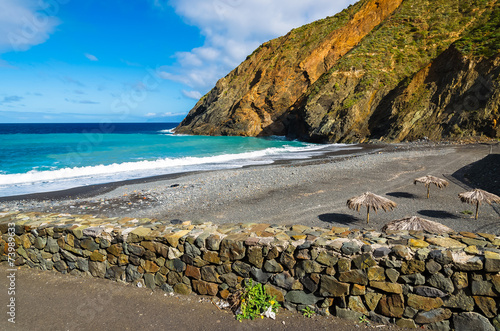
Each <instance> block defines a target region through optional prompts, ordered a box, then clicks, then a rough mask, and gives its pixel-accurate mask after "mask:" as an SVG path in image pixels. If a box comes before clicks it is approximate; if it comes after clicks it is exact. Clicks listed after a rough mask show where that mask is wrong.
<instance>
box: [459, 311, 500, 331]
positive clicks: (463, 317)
mask: <svg viewBox="0 0 500 331" xmlns="http://www.w3.org/2000/svg"><path fill="white" fill-rule="evenodd" d="M453 326H454V328H455V331H471V330H478V331H479V330H481V331H495V327H494V326H493V325H492V324H491V323H490V321H489V320H488V319H487V318H486V317H484V316H482V315H480V314H478V313H474V312H466V313H458V314H457V313H454V314H453Z"/></svg>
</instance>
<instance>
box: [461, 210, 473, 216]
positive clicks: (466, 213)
mask: <svg viewBox="0 0 500 331" xmlns="http://www.w3.org/2000/svg"><path fill="white" fill-rule="evenodd" d="M460 214H464V215H472V214H473V213H472V212H471V211H470V210H464V211H461V212H460Z"/></svg>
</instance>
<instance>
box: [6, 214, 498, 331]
mask: <svg viewBox="0 0 500 331" xmlns="http://www.w3.org/2000/svg"><path fill="white" fill-rule="evenodd" d="M0 231H1V234H2V239H1V240H0V249H1V250H2V252H4V255H2V258H1V260H2V261H3V262H2V263H5V264H9V263H12V265H16V266H20V265H27V266H29V267H32V268H39V269H42V270H51V269H55V270H57V271H59V272H61V273H69V274H71V275H75V276H93V277H100V278H108V279H111V280H117V281H123V282H128V283H133V284H135V285H137V286H145V287H148V288H151V289H156V288H159V289H161V290H164V291H167V292H170V291H174V292H177V293H181V294H190V293H192V292H195V293H198V294H202V295H211V296H218V297H221V298H227V297H228V295H229V294H230V293H231V292H233V291H236V290H238V289H241V288H242V287H243V286H244V280H245V279H247V278H252V279H254V280H256V281H258V282H261V283H263V284H265V287H266V289H267V290H268V291H269V292H270V293H271V294H273V295H276V297H277V299H278V300H279V301H280V302H281V303H282V305H284V306H285V307H286V308H288V309H298V310H301V309H302V308H304V307H305V306H310V307H312V308H313V309H315V310H316V311H317V312H318V313H321V314H324V315H327V314H333V315H337V316H339V317H342V318H351V319H357V320H359V317H362V316H363V315H365V316H367V317H369V318H370V319H371V320H373V321H375V322H377V323H396V324H398V325H400V326H403V327H410V328H414V327H421V326H424V327H425V328H428V329H432V330H450V329H455V330H477V331H479V330H497V331H498V330H500V315H499V314H500V312H499V310H498V309H499V307H500V303H499V301H500V237H498V236H495V235H490V234H485V233H467V232H461V233H454V234H450V235H439V236H438V235H432V234H428V233H422V232H412V231H410V232H398V233H388V234H382V233H380V232H376V231H368V230H366V231H359V230H350V229H348V228H332V229H324V228H317V227H312V228H311V227H307V226H303V225H294V226H276V225H269V224H255V223H253V224H248V223H247V224H224V225H218V226H217V225H213V224H212V223H202V224H191V223H189V222H184V223H180V224H163V223H161V222H158V221H155V220H151V219H131V218H120V219H118V218H111V219H99V218H96V217H94V216H88V215H87V216H82V215H67V214H42V213H18V212H9V213H0ZM9 252H10V253H13V254H11V255H8V253H9ZM9 257H10V258H9Z"/></svg>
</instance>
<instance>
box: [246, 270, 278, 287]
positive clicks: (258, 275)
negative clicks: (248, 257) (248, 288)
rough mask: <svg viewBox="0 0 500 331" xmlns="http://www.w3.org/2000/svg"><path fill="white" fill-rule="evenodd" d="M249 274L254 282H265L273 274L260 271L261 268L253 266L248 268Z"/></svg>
mask: <svg viewBox="0 0 500 331" xmlns="http://www.w3.org/2000/svg"><path fill="white" fill-rule="evenodd" d="M250 275H251V276H252V278H253V280H255V281H256V282H259V283H262V284H265V283H267V281H268V280H269V278H270V277H271V276H272V275H273V274H271V273H268V272H264V271H262V269H259V268H255V267H253V268H252V270H250Z"/></svg>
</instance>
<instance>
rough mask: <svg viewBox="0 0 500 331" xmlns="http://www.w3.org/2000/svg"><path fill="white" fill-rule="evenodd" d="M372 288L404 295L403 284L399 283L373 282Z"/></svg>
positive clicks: (371, 283)
mask: <svg viewBox="0 0 500 331" xmlns="http://www.w3.org/2000/svg"><path fill="white" fill-rule="evenodd" d="M370 287H373V288H376V289H379V290H382V291H384V292H387V293H395V294H401V293H403V288H402V287H401V284H397V283H389V282H379V281H371V282H370Z"/></svg>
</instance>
